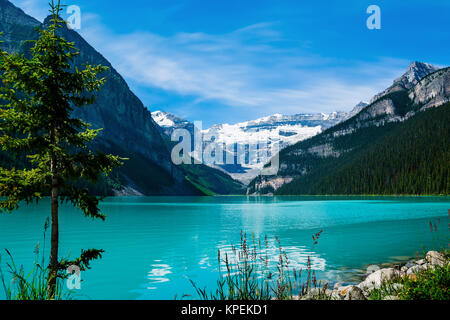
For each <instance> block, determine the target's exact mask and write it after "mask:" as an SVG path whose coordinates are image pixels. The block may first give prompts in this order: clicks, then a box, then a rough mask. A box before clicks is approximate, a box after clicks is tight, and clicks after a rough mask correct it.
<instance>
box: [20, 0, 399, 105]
mask: <svg viewBox="0 0 450 320" xmlns="http://www.w3.org/2000/svg"><path fill="white" fill-rule="evenodd" d="M15 3H16V4H17V5H19V6H21V7H22V8H24V9H25V11H26V12H27V13H29V14H31V15H33V16H36V17H38V18H39V19H42V18H43V16H45V5H44V4H43V2H42V1H37V0H16V1H15ZM82 18H83V29H82V30H81V31H80V33H81V34H82V35H83V36H84V37H85V38H86V39H87V40H88V41H89V42H90V43H91V44H92V45H93V46H94V47H95V48H96V49H97V50H99V51H100V52H101V53H102V54H103V55H105V56H106V57H107V58H108V60H110V61H111V63H112V64H113V66H114V67H115V68H116V69H117V70H118V71H119V72H120V73H121V74H122V75H123V76H124V77H125V78H126V79H128V80H130V81H131V82H132V83H135V84H137V85H139V86H140V87H141V88H142V87H143V88H148V90H152V89H154V88H156V89H158V90H164V91H166V92H168V93H170V94H173V95H178V96H181V97H186V105H189V106H192V105H195V104H200V103H202V104H204V103H211V104H214V103H220V104H222V105H225V106H229V107H239V108H241V110H242V108H246V109H247V110H249V109H252V108H253V109H255V108H257V109H258V113H259V114H261V113H263V114H271V113H286V114H288V113H299V112H330V111H335V110H348V109H350V108H352V106H353V105H355V104H356V103H358V102H359V101H360V100H369V99H370V98H371V97H372V96H373V95H374V94H376V93H377V92H379V91H381V90H383V89H384V88H386V87H387V86H388V85H389V84H390V83H391V81H392V80H393V79H394V78H396V77H397V76H399V75H400V74H401V73H402V71H403V70H404V69H405V68H406V66H407V64H408V62H407V61H402V60H396V59H387V58H386V59H380V60H378V61H374V62H372V63H367V62H358V61H339V60H338V59H337V58H335V57H325V56H318V55H314V54H312V53H311V51H310V49H309V48H310V45H311V43H310V42H308V41H307V40H305V41H304V42H297V43H292V41H289V40H288V39H284V37H283V34H282V32H280V31H279V30H278V28H277V27H278V23H277V22H270V21H269V22H261V23H258V24H253V25H249V26H243V27H242V28H239V29H237V30H234V31H232V32H229V33H224V34H209V33H205V32H197V33H186V32H179V33H176V34H173V35H170V36H162V35H160V34H155V33H151V32H134V33H129V34H119V33H116V32H114V31H112V30H111V29H110V28H108V27H107V26H106V25H104V24H103V23H102V21H101V17H100V16H98V15H96V14H91V13H87V12H83V15H82Z"/></svg>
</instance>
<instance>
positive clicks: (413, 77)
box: [394, 61, 439, 89]
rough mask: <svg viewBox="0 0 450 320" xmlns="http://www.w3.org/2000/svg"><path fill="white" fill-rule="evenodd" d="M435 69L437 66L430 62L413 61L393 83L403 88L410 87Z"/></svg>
mask: <svg viewBox="0 0 450 320" xmlns="http://www.w3.org/2000/svg"><path fill="white" fill-rule="evenodd" d="M437 70H439V68H438V67H436V66H433V65H432V64H429V63H425V62H419V61H414V62H412V63H411V64H410V65H409V67H408V69H406V72H405V73H404V74H403V75H402V76H401V77H400V78H398V79H396V80H395V81H394V85H400V86H401V87H403V88H404V89H411V88H412V87H413V86H415V85H416V84H417V83H419V81H420V80H422V79H423V78H424V77H426V76H427V75H429V74H430V73H433V72H435V71H437Z"/></svg>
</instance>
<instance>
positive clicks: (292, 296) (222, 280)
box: [183, 221, 450, 301]
mask: <svg viewBox="0 0 450 320" xmlns="http://www.w3.org/2000/svg"><path fill="white" fill-rule="evenodd" d="M439 224H440V221H439ZM449 226H450V225H449ZM437 228H438V226H437V224H436V223H434V224H433V223H432V222H431V221H430V232H431V233H432V234H433V233H434V232H435V231H436V232H437ZM322 232H323V230H321V231H319V232H318V233H316V234H314V235H313V236H312V239H313V245H312V248H313V249H314V247H315V246H316V245H317V244H318V242H319V240H320V237H321V236H322ZM438 246H439V245H438ZM273 250H276V252H278V260H277V261H274V260H273V259H269V254H268V252H270V251H272V252H273ZM417 257H418V258H416V259H412V260H409V261H407V262H403V263H400V262H396V263H390V264H387V265H388V267H383V265H382V264H380V265H372V266H368V268H367V272H366V274H365V275H364V277H363V278H362V281H360V282H358V283H352V284H346V285H345V284H344V283H340V282H338V283H335V284H334V286H333V287H331V286H330V285H329V283H328V282H323V281H322V280H320V281H319V280H318V278H317V275H316V271H315V269H314V268H313V266H312V260H311V257H310V256H308V257H307V262H306V268H305V269H302V268H300V269H295V268H291V267H290V260H289V257H288V255H287V253H286V251H285V250H284V249H283V248H282V246H281V244H280V240H279V239H278V238H277V237H275V239H274V241H269V239H268V238H267V236H266V237H265V238H264V239H255V237H254V235H253V234H252V236H251V239H248V237H247V234H245V233H242V232H241V242H240V246H239V247H235V246H232V250H231V252H225V253H223V252H221V251H220V250H219V252H218V266H219V279H218V280H217V289H216V290H215V291H208V289H207V288H200V287H199V286H198V284H197V283H195V282H193V281H192V280H191V283H192V285H193V287H194V288H195V290H196V292H197V294H198V297H199V298H200V299H201V300H259V301H264V300H303V301H304V300H360V301H365V300H450V291H449V287H450V252H449V251H448V249H440V251H439V252H438V251H435V250H432V251H428V252H427V253H425V252H423V254H422V256H421V257H420V256H419V255H417ZM385 266H386V264H385ZM184 297H190V296H183V298H184Z"/></svg>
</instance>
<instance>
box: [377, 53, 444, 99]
mask: <svg viewBox="0 0 450 320" xmlns="http://www.w3.org/2000/svg"><path fill="white" fill-rule="evenodd" d="M439 69H440V68H438V67H436V66H433V65H432V64H429V63H425V62H419V61H414V62H412V63H411V64H410V65H409V66H408V68H407V69H406V72H405V73H404V74H403V75H402V76H400V77H399V78H397V79H395V81H394V84H393V85H392V86H390V87H389V88H387V89H386V90H384V91H383V92H381V93H379V94H377V95H376V96H375V97H373V98H372V100H371V101H370V103H373V102H375V101H376V100H378V99H381V98H382V97H384V96H385V95H387V94H389V93H392V92H395V91H401V90H409V89H411V88H413V87H414V86H415V85H416V84H418V83H419V81H420V80H422V79H423V78H425V77H426V76H427V75H429V74H430V73H433V72H435V71H438V70H439Z"/></svg>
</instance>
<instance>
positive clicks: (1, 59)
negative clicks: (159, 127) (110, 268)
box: [0, 1, 124, 299]
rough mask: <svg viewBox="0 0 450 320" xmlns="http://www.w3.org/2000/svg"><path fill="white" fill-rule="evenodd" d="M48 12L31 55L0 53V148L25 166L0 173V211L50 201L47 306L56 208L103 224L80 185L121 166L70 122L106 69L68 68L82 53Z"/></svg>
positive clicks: (80, 124) (54, 261)
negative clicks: (67, 207)
mask: <svg viewBox="0 0 450 320" xmlns="http://www.w3.org/2000/svg"><path fill="white" fill-rule="evenodd" d="M50 7H51V12H52V18H51V20H50V22H51V23H50V24H49V25H48V26H47V27H46V28H45V29H42V30H38V32H39V38H38V39H37V40H36V41H32V42H31V43H32V44H33V45H32V47H31V49H30V52H29V56H25V55H24V54H19V53H15V54H10V53H7V52H1V53H0V75H1V80H2V86H1V87H0V100H1V101H0V102H1V103H0V144H1V148H2V151H4V152H6V153H7V154H12V155H15V156H16V159H25V160H26V161H25V162H24V163H21V167H20V168H17V167H15V165H12V166H10V167H8V168H0V212H3V211H7V212H10V211H12V210H15V209H18V207H19V205H21V204H22V203H23V202H26V203H30V202H33V201H36V202H39V200H40V199H41V198H42V197H43V196H45V195H49V194H50V195H51V227H52V234H51V252H50V262H49V266H48V267H47V268H43V267H42V271H43V272H47V271H48V275H47V276H46V278H47V285H48V287H47V299H55V296H56V293H57V278H58V277H59V276H60V272H61V270H62V268H64V266H65V262H60V261H59V258H58V248H59V222H58V221H59V203H60V202H63V201H65V202H70V203H72V204H73V205H74V206H75V207H77V208H78V209H80V210H81V211H82V212H83V214H84V215H86V216H88V217H92V218H100V219H105V215H104V214H103V213H101V212H100V209H99V202H100V201H101V198H99V197H96V196H92V195H91V194H90V193H89V190H88V188H85V187H80V186H77V183H79V181H80V180H81V181H86V182H92V183H93V184H95V183H96V182H97V181H98V179H99V177H100V176H104V175H107V174H109V173H110V172H111V171H112V170H113V169H114V168H115V167H118V166H120V165H121V164H122V162H121V160H124V159H121V158H119V157H118V156H114V155H111V154H105V153H103V152H99V151H92V149H90V148H89V146H90V145H91V143H92V141H93V140H94V139H95V137H96V136H97V135H98V133H99V132H100V131H101V129H97V130H93V129H90V124H88V123H86V122H84V121H82V120H81V119H79V118H76V117H73V111H74V110H76V109H81V108H85V107H87V106H89V105H91V104H92V103H93V102H94V101H95V93H96V92H98V91H99V90H100V88H101V86H102V85H103V84H104V82H105V79H104V78H101V79H99V78H98V77H97V76H98V75H99V74H100V73H101V72H104V71H106V70H107V68H106V67H103V66H100V65H97V66H91V65H89V64H85V65H84V67H83V68H82V69H80V68H78V67H73V62H74V59H75V57H77V56H78V55H79V52H78V51H77V49H76V48H75V46H74V44H73V43H71V42H69V41H67V40H66V39H65V38H64V37H61V36H60V35H58V33H57V30H58V29H60V28H62V26H63V25H64V21H62V20H61V19H60V18H59V14H60V12H61V10H62V8H61V6H60V3H59V1H58V3H57V4H55V3H54V1H52V2H51V3H50ZM101 253H102V251H101V250H87V251H83V252H82V254H81V257H80V258H78V259H76V260H75V261H72V264H77V265H79V267H80V268H88V267H89V262H90V261H91V260H93V259H96V258H98V257H101ZM47 269H48V270H47ZM19 275H20V274H19Z"/></svg>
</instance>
